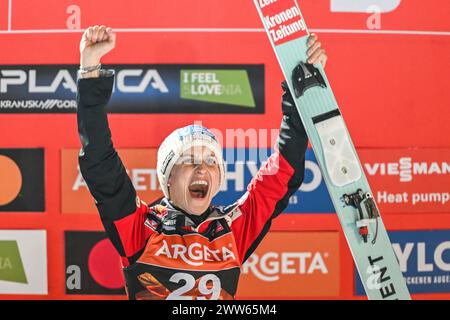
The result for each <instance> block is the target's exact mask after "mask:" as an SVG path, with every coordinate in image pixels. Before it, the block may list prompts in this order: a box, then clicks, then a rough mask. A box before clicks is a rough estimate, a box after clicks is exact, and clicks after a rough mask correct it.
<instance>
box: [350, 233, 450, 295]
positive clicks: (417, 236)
mask: <svg viewBox="0 0 450 320" xmlns="http://www.w3.org/2000/svg"><path fill="white" fill-rule="evenodd" d="M389 238H390V239H391V242H392V247H393V249H394V252H395V254H396V256H397V259H398V262H399V265H400V270H401V271H402V272H403V276H404V277H405V280H406V284H407V285H408V289H409V291H410V292H411V293H450V230H433V231H395V232H389ZM356 293H357V295H364V290H363V288H362V285H361V282H360V280H359V277H358V276H357V281H356Z"/></svg>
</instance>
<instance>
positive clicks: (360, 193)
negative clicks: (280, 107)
mask: <svg viewBox="0 0 450 320" xmlns="http://www.w3.org/2000/svg"><path fill="white" fill-rule="evenodd" d="M254 3H255V5H256V8H257V10H258V12H259V15H260V17H261V20H262V22H263V24H264V28H265V30H266V32H267V35H268V37H269V40H270V42H271V44H272V47H273V49H274V51H275V54H276V56H277V59H278V62H279V64H280V67H281V69H282V71H283V74H284V77H285V78H286V82H287V84H288V86H289V89H290V91H291V92H292V94H293V98H294V102H295V105H296V107H297V110H298V112H299V114H300V117H301V119H302V122H303V125H304V126H305V129H306V132H307V134H308V137H309V139H310V141H311V145H312V148H313V150H314V153H315V155H316V158H317V161H318V163H319V166H320V168H321V170H322V173H323V177H324V180H325V183H326V186H327V189H328V192H329V193H330V197H331V199H332V202H333V205H334V208H335V210H336V213H337V215H338V218H339V221H340V223H341V226H342V230H343V231H344V234H345V238H346V239H347V242H348V245H349V247H350V251H351V253H352V256H353V259H354V262H355V265H356V269H357V270H358V273H359V276H360V278H361V281H362V284H363V286H364V289H365V291H366V294H367V297H368V298H369V299H371V300H409V299H411V297H410V294H409V291H408V288H407V286H406V281H405V279H404V277H403V275H402V272H401V270H400V267H399V264H398V261H397V258H396V256H395V253H394V250H393V248H392V244H391V242H390V240H389V237H388V234H387V232H386V229H385V226H384V224H383V221H382V219H381V216H380V213H379V211H378V208H377V205H376V203H375V200H374V198H373V196H372V191H371V190H370V187H369V183H368V181H367V178H366V176H365V174H364V171H363V168H362V166H361V163H360V161H359V158H358V156H357V153H356V150H355V148H354V145H353V142H352V140H351V138H350V135H349V133H348V130H347V127H346V125H345V122H344V119H343V117H342V114H341V112H340V110H339V107H338V104H337V101H336V98H335V96H334V94H333V91H332V90H331V86H330V83H329V82H328V79H327V77H326V75H325V72H324V70H323V68H322V66H321V65H311V64H308V63H307V62H306V61H307V55H306V51H307V41H308V39H309V31H308V29H307V27H306V24H305V21H304V19H303V16H302V13H301V11H300V9H299V6H298V4H297V1H296V0H254ZM354 287H355V286H354Z"/></svg>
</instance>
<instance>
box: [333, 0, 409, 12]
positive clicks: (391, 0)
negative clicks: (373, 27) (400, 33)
mask: <svg viewBox="0 0 450 320" xmlns="http://www.w3.org/2000/svg"><path fill="white" fill-rule="evenodd" d="M400 2H401V0H358V1H354V0H330V6H331V12H361V13H366V12H367V11H368V10H370V8H372V7H374V6H375V7H377V8H379V10H380V12H391V11H394V10H395V9H397V8H398V6H400Z"/></svg>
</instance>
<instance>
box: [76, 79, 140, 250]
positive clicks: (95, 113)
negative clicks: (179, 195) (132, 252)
mask: <svg viewBox="0 0 450 320" xmlns="http://www.w3.org/2000/svg"><path fill="white" fill-rule="evenodd" d="M113 83H114V76H106V77H99V78H89V79H79V80H78V92H77V104H78V106H77V120H78V133H79V136H80V140H81V144H82V149H81V151H80V155H79V165H80V171H81V174H82V176H83V178H84V180H85V181H86V183H87V185H88V187H89V190H90V192H91V194H92V196H93V197H94V199H95V203H96V205H97V208H98V211H99V213H100V217H101V220H102V222H103V225H104V227H105V230H106V232H107V233H108V236H109V237H110V239H111V241H112V242H113V244H114V246H115V247H116V249H117V250H118V251H119V253H120V255H121V256H125V252H124V248H123V245H122V242H121V240H120V235H119V232H118V230H117V228H116V226H115V224H114V221H117V220H119V219H122V218H124V217H126V216H128V215H130V214H132V213H134V212H135V211H136V200H135V199H136V191H135V189H134V187H133V185H132V183H131V180H130V178H129V177H128V175H127V173H126V170H125V168H124V166H123V164H122V161H121V160H120V158H119V156H118V154H117V152H116V150H115V149H114V146H113V143H112V141H111V132H110V130H109V126H108V119H107V113H106V110H105V107H106V105H107V103H108V101H109V99H110V97H111V93H112V88H113Z"/></svg>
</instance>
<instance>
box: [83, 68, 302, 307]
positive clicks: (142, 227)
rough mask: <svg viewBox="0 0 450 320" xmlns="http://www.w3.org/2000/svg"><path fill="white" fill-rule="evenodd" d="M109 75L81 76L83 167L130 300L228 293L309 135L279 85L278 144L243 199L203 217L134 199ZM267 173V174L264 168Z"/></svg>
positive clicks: (279, 205)
mask: <svg viewBox="0 0 450 320" xmlns="http://www.w3.org/2000/svg"><path fill="white" fill-rule="evenodd" d="M113 83H114V76H113V75H112V74H110V75H107V76H102V77H99V78H89V79H79V80H78V94H77V102H78V108H77V117H78V132H79V136H80V140H81V143H82V150H81V152H80V156H79V164H80V171H81V173H82V175H83V178H84V179H85V181H86V183H87V185H88V187H89V190H90V192H91V194H92V196H93V197H94V199H95V202H96V205H97V208H98V211H99V213H100V217H101V220H102V222H103V225H104V227H105V230H106V232H107V234H108V237H109V238H110V240H111V242H112V243H113V245H114V247H115V248H116V249H117V251H118V252H119V254H120V256H121V257H122V264H123V267H124V275H125V282H126V290H127V294H128V297H129V298H130V299H233V298H234V296H235V294H236V289H237V284H238V280H239V274H240V266H241V265H242V263H244V262H245V261H246V259H247V258H248V257H249V256H250V255H251V254H252V252H253V251H254V250H255V249H256V247H257V246H258V244H259V243H260V242H261V240H262V239H263V237H264V236H265V235H266V233H267V232H268V231H269V228H270V226H271V221H272V219H274V218H275V217H276V216H278V215H279V214H280V213H281V212H282V211H283V210H284V209H285V208H286V206H287V205H288V203H289V198H290V196H291V195H292V194H293V193H294V192H295V191H297V189H298V188H299V187H300V185H301V183H302V181H303V177H304V164H305V152H306V148H307V144H308V139H307V136H306V133H305V130H304V127H303V125H302V123H301V120H300V117H299V115H298V113H297V111H296V109H295V106H294V103H293V100H292V96H291V94H290V92H289V90H288V89H287V88H286V85H283V88H284V90H285V93H284V95H283V102H282V111H283V119H282V122H281V127H280V135H279V138H278V141H277V147H276V148H275V149H276V150H275V151H274V153H273V154H272V155H271V156H270V158H269V160H268V161H267V163H266V164H265V165H264V166H263V167H262V168H261V169H260V170H259V171H258V173H257V175H256V176H255V177H254V178H253V180H252V181H251V183H250V184H249V186H248V187H247V192H246V193H245V194H244V195H243V196H242V198H241V199H239V200H237V201H236V202H235V203H233V204H231V205H229V206H227V207H211V208H210V209H209V210H208V211H207V212H206V213H205V214H204V215H202V217H204V218H203V219H202V221H197V219H195V217H194V218H192V216H190V215H186V214H185V213H183V212H181V210H179V209H177V208H175V207H174V206H173V205H171V204H170V203H169V202H168V201H167V200H166V199H163V200H162V201H160V203H158V204H155V205H152V206H149V205H147V204H146V203H145V202H143V201H142V200H140V199H139V197H137V195H136V191H135V189H134V187H133V184H132V182H131V180H130V178H129V177H128V175H127V172H126V169H125V168H124V166H123V164H122V162H121V160H120V158H119V156H118V154H117V152H116V150H115V149H114V146H113V143H112V141H111V132H110V130H109V127H108V120H107V111H106V109H105V107H106V105H107V103H108V101H109V99H110V97H111V93H112V88H113ZM267 173H269V174H267Z"/></svg>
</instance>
